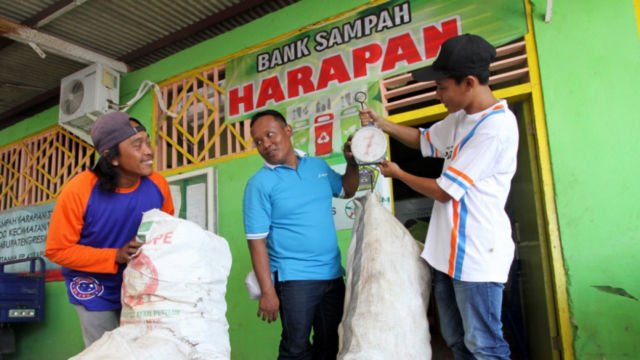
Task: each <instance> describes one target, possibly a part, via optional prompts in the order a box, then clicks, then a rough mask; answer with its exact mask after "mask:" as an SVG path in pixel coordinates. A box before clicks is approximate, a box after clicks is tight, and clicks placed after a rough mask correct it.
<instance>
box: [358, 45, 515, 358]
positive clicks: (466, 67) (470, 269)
mask: <svg viewBox="0 0 640 360" xmlns="http://www.w3.org/2000/svg"><path fill="white" fill-rule="evenodd" d="M495 56H496V50H495V48H494V47H493V46H492V45H491V44H489V43H488V42H487V41H486V40H484V39H483V38H481V37H479V36H476V35H470V34H465V35H460V36H456V37H453V38H451V39H449V40H447V41H445V42H444V43H443V45H442V48H441V49H440V53H439V55H438V58H437V59H436V60H435V62H434V63H433V65H432V66H431V67H428V68H424V69H420V70H417V71H414V72H413V74H412V75H413V78H414V79H415V80H417V81H430V80H435V82H436V94H437V96H438V98H439V99H440V101H441V102H442V103H443V104H444V106H445V107H446V108H447V110H448V112H449V115H448V116H447V117H446V118H445V119H444V120H442V121H440V122H438V123H436V124H434V125H433V126H431V127H430V128H429V129H416V128H412V127H407V126H402V125H399V124H395V123H393V122H391V121H389V120H387V119H384V118H382V117H381V116H379V115H377V114H375V113H373V112H372V111H370V110H365V111H363V112H361V115H360V116H361V120H362V123H363V125H366V124H368V123H369V122H374V123H375V124H376V125H378V126H379V127H380V128H381V129H382V130H384V131H385V132H387V133H388V134H389V135H391V136H392V137H394V138H396V139H397V140H399V141H401V142H402V143H404V144H405V145H407V146H409V147H412V148H414V149H420V150H421V151H422V154H423V156H425V157H426V156H431V157H442V158H444V160H445V161H444V172H443V173H442V175H441V176H440V177H439V178H437V179H428V178H423V177H418V176H415V175H412V174H409V173H407V172H405V171H403V170H402V169H400V167H398V165H397V164H395V163H393V162H390V161H386V160H385V161H383V162H382V163H381V164H380V171H381V172H382V174H383V175H384V176H389V177H392V178H395V179H398V180H400V181H402V182H404V183H405V184H407V185H408V186H410V187H411V188H412V189H414V190H416V191H417V192H419V193H421V194H423V195H425V196H428V197H430V198H433V199H434V200H436V201H435V203H434V207H433V212H432V215H431V221H430V223H429V229H428V232H427V239H426V242H425V248H424V251H423V253H422V257H423V258H424V259H425V260H426V261H427V262H428V263H429V264H430V265H431V266H432V267H433V269H434V295H435V300H436V304H437V309H438V315H439V317H440V325H441V331H442V335H443V337H444V339H445V341H446V342H447V345H448V346H449V347H450V348H451V350H452V351H453V353H454V357H455V359H456V360H459V359H509V356H510V351H509V345H508V344H507V343H506V341H505V340H504V336H503V334H502V322H501V319H500V314H501V308H502V293H503V289H504V284H505V283H506V281H507V278H508V274H509V268H510V266H511V263H512V261H513V256H514V247H515V246H514V243H513V240H512V238H511V223H510V221H509V218H508V216H507V214H506V212H505V210H504V207H505V203H506V201H507V196H508V194H509V190H510V187H511V179H512V178H513V175H514V174H515V171H516V159H517V152H518V138H519V135H518V127H517V122H516V118H515V116H514V115H513V113H512V112H511V111H510V110H509V108H508V107H507V103H506V101H504V100H502V101H499V100H497V99H496V98H495V97H494V96H493V94H492V92H491V89H490V88H489V85H488V83H489V65H490V63H491V61H492V60H493V59H494V58H495Z"/></svg>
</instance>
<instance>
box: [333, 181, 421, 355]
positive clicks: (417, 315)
mask: <svg viewBox="0 0 640 360" xmlns="http://www.w3.org/2000/svg"><path fill="white" fill-rule="evenodd" d="M355 203H356V219H355V223H354V227H353V236H352V239H351V244H350V246H349V254H348V258H347V282H346V287H347V289H346V297H345V306H344V316H343V318H342V322H341V323H340V327H339V329H338V332H339V335H340V350H339V353H338V358H339V359H344V360H351V359H359V360H377V359H380V360H389V359H403V360H404V359H421V360H422V359H431V336H430V333H429V324H428V321H427V307H428V304H429V293H430V287H431V272H430V269H429V267H428V265H427V264H426V263H425V261H424V260H422V259H421V258H420V247H419V245H418V244H417V243H416V241H415V240H414V239H413V238H412V237H411V234H410V233H409V232H408V231H407V230H406V229H405V227H404V226H403V225H402V224H401V223H400V222H399V221H398V220H397V219H396V218H395V217H394V216H393V215H392V214H391V213H390V212H389V211H388V210H387V209H385V208H384V207H383V206H382V205H381V204H380V202H379V200H378V197H377V196H376V195H375V194H373V193H369V194H368V195H366V196H365V197H362V198H359V199H356V200H355Z"/></svg>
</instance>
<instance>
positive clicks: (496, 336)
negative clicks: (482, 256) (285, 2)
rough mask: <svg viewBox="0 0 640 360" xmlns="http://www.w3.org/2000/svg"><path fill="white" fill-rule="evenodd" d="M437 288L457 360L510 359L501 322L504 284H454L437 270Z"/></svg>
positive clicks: (442, 319) (443, 322)
mask: <svg viewBox="0 0 640 360" xmlns="http://www.w3.org/2000/svg"><path fill="white" fill-rule="evenodd" d="M433 286H434V295H435V299H436V305H437V308H438V316H439V318H440V330H441V331H442V337H443V338H444V340H445V341H446V342H447V345H448V346H449V348H451V350H452V351H453V355H454V358H455V359H456V360H467V359H478V360H484V359H509V358H510V357H509V356H510V351H509V344H508V343H507V342H506V341H505V340H504V337H503V335H502V321H501V320H500V314H501V310H502V292H503V290H504V284H502V283H494V282H468V281H459V280H454V279H452V278H451V277H449V275H447V274H445V273H442V272H440V271H437V270H435V269H434V277H433Z"/></svg>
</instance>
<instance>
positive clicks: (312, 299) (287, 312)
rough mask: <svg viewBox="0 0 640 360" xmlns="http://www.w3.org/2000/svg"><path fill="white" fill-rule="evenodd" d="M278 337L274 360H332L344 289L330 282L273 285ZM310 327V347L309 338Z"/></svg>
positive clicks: (338, 283) (335, 348)
mask: <svg viewBox="0 0 640 360" xmlns="http://www.w3.org/2000/svg"><path fill="white" fill-rule="evenodd" d="M276 292H277V294H278V297H279V298H280V321H281V322H282V337H281V339H280V351H279V355H278V359H282V360H285V359H287V360H288V359H314V360H316V359H335V358H336V355H337V354H338V325H339V324H340V321H341V320H342V311H343V307H344V294H345V286H344V280H343V279H342V278H341V277H340V278H337V279H334V280H294V281H283V282H276ZM312 328H313V345H312V344H311V342H310V341H309V335H310V334H311V329H312Z"/></svg>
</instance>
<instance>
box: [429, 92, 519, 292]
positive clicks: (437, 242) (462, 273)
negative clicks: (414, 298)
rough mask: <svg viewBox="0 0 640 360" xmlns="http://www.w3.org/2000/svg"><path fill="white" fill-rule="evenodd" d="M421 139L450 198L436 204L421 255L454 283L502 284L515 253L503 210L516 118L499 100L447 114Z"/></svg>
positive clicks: (512, 170)
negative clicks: (439, 160) (439, 161)
mask: <svg viewBox="0 0 640 360" xmlns="http://www.w3.org/2000/svg"><path fill="white" fill-rule="evenodd" d="M421 135H422V136H421V137H420V143H421V144H420V146H421V150H422V155H423V156H425V157H426V156H435V157H443V158H444V159H445V162H444V168H443V173H442V175H441V176H440V177H439V178H438V179H437V180H436V181H437V183H438V185H439V186H440V187H441V188H442V189H443V190H444V191H446V192H447V193H448V194H449V195H450V196H451V197H452V198H453V199H452V200H451V201H448V202H446V203H442V202H439V201H435V204H434V207H433V212H432V214H431V221H430V223H429V230H428V232H427V239H426V242H425V247H424V251H423V252H422V257H423V258H424V259H425V260H427V262H428V263H429V264H430V265H431V266H433V267H434V268H435V269H437V270H439V271H441V272H444V273H447V274H449V276H451V277H452V278H454V279H456V280H462V281H476V282H480V281H481V282H501V283H505V282H506V281H507V277H508V275H509V268H510V266H511V262H512V261H513V255H514V244H513V240H512V238H511V223H510V221H509V217H508V216H507V214H506V212H505V210H504V207H505V203H506V201H507V196H508V195H509V190H510V188H511V179H512V178H513V174H514V173H515V171H516V160H517V151H518V137H519V135H518V125H517V121H516V118H515V116H514V115H513V113H512V112H511V111H510V110H509V108H508V107H507V102H506V101H504V100H501V101H499V102H498V103H497V104H495V105H493V106H492V107H490V108H488V109H486V110H483V111H481V112H478V113H475V114H467V113H465V112H464V110H461V111H458V112H456V113H453V114H449V115H448V116H447V117H446V118H445V119H444V120H442V121H440V122H438V123H436V124H434V125H433V126H431V128H429V129H426V130H425V129H421Z"/></svg>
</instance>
